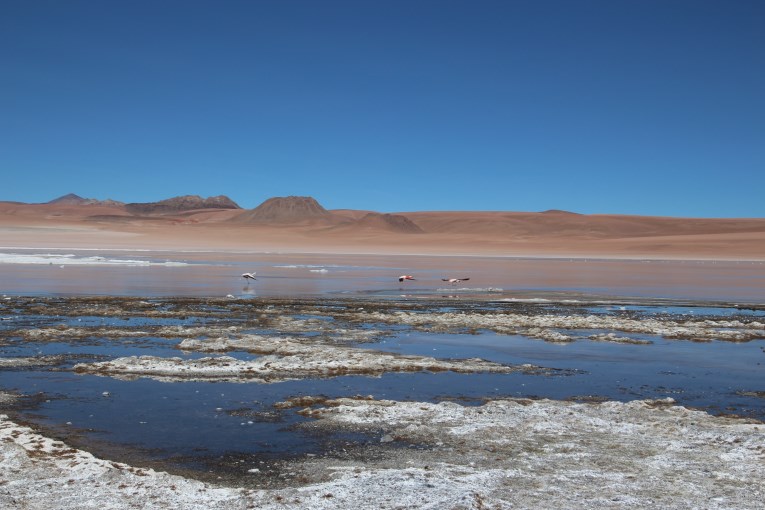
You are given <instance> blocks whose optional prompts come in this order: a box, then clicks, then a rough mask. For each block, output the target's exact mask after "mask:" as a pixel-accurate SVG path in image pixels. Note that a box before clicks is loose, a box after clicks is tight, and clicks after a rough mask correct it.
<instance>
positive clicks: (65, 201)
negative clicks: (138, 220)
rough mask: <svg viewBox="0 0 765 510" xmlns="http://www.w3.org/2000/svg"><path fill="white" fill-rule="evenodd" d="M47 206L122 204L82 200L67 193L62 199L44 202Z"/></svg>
mask: <svg viewBox="0 0 765 510" xmlns="http://www.w3.org/2000/svg"><path fill="white" fill-rule="evenodd" d="M46 203H48V204H54V205H111V206H116V205H122V202H117V201H116V200H97V199H95V198H82V197H81V196H79V195H75V194H74V193H68V194H66V195H64V196H62V197H58V198H55V199H53V200H51V201H50V202H46Z"/></svg>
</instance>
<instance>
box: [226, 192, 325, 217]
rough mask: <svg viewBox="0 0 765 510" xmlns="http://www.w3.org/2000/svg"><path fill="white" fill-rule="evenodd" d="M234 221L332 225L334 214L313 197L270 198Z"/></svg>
mask: <svg viewBox="0 0 765 510" xmlns="http://www.w3.org/2000/svg"><path fill="white" fill-rule="evenodd" d="M232 221H235V222H238V223H281V224H284V223H306V222H311V223H315V222H319V223H332V222H334V221H335V218H334V216H333V215H332V213H330V212H329V211H327V210H326V209H324V208H323V207H322V206H321V205H320V204H319V202H317V201H316V200H315V199H314V198H311V197H295V196H290V197H274V198H269V199H268V200H266V201H265V202H263V203H262V204H260V205H259V206H257V207H256V208H255V209H252V210H249V211H246V212H243V213H242V214H240V215H238V216H236V217H234V218H233V219H232Z"/></svg>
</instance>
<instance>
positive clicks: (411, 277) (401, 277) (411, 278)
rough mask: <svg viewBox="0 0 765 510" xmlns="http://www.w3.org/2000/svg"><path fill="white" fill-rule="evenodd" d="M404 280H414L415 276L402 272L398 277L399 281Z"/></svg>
mask: <svg viewBox="0 0 765 510" xmlns="http://www.w3.org/2000/svg"><path fill="white" fill-rule="evenodd" d="M404 280H414V276H410V275H408V274H402V275H401V276H399V277H398V281H400V282H403V281H404Z"/></svg>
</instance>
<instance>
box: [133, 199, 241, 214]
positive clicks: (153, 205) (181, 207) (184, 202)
mask: <svg viewBox="0 0 765 510" xmlns="http://www.w3.org/2000/svg"><path fill="white" fill-rule="evenodd" d="M125 208H126V209H127V210H128V211H129V212H131V213H133V214H167V213H175V212H181V211H193V210H195V209H241V207H239V205H237V203H236V202H234V201H233V200H231V199H230V198H228V197H227V196H224V195H219V196H217V197H210V198H202V197H200V196H199V195H184V196H181V197H174V198H168V199H166V200H160V201H159V202H143V203H141V202H134V203H131V204H126V205H125Z"/></svg>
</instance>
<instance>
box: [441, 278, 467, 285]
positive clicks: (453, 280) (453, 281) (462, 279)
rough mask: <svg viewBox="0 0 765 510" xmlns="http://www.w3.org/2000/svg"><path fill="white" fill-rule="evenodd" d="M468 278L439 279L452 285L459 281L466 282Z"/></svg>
mask: <svg viewBox="0 0 765 510" xmlns="http://www.w3.org/2000/svg"><path fill="white" fill-rule="evenodd" d="M469 279H470V278H441V281H442V282H449V283H451V284H452V285H456V284H458V283H461V282H466V281H468V280H469Z"/></svg>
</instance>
